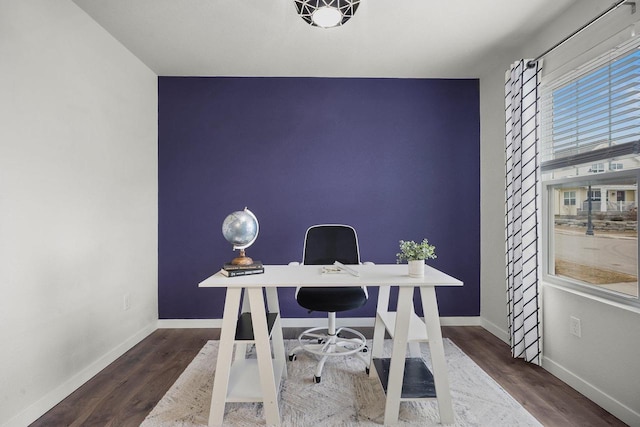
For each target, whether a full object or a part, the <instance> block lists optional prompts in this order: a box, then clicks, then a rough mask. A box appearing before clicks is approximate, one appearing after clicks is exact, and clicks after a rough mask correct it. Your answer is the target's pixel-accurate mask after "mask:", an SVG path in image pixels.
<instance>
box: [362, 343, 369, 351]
mask: <svg viewBox="0 0 640 427" xmlns="http://www.w3.org/2000/svg"><path fill="white" fill-rule="evenodd" d="M362 352H363V353H368V352H369V347H367V346H366V345H365V346H364V348H363V349H362Z"/></svg>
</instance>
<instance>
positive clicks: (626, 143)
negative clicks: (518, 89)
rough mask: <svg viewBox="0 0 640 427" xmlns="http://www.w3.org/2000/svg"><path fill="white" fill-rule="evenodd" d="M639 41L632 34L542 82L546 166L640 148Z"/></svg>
mask: <svg viewBox="0 0 640 427" xmlns="http://www.w3.org/2000/svg"><path fill="white" fill-rule="evenodd" d="M639 47H640V40H638V39H634V40H632V41H629V42H627V43H625V44H624V45H622V46H619V47H617V48H616V49H613V50H611V51H609V52H607V53H606V54H605V55H602V56H601V57H599V58H596V59H595V60H593V61H591V62H589V63H587V64H585V65H584V66H582V67H580V68H578V69H576V70H574V71H572V72H570V73H567V74H566V75H564V76H563V77H561V78H558V79H556V80H554V81H552V82H544V84H543V91H542V96H541V101H542V108H541V115H542V117H541V123H542V135H541V140H542V149H541V160H542V169H543V171H544V170H552V169H556V168H561V167H566V166H572V165H577V164H582V163H587V162H594V163H595V162H596V161H597V160H603V159H611V158H618V157H623V156H627V155H630V154H638V153H639V152H640V141H639V140H640V50H639V49H638V48H639Z"/></svg>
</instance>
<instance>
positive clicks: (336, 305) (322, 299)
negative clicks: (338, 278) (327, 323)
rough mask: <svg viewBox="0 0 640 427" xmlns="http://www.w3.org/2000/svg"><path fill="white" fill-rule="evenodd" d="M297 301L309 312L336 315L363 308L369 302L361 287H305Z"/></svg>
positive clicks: (299, 292)
mask: <svg viewBox="0 0 640 427" xmlns="http://www.w3.org/2000/svg"><path fill="white" fill-rule="evenodd" d="M296 299H297V301H298V304H300V305H301V306H302V307H304V308H306V309H308V310H312V311H324V312H329V313H336V312H339V311H346V310H353V309H354V308H358V307H361V306H363V305H364V304H365V303H366V302H367V295H366V293H365V291H364V289H362V288H361V287H359V286H344V287H335V288H314V287H303V288H300V290H299V291H298V295H297V297H296Z"/></svg>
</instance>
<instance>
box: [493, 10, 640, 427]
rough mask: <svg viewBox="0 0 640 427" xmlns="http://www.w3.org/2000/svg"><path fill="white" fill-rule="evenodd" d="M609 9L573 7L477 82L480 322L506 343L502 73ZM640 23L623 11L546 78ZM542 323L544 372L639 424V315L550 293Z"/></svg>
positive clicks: (554, 57)
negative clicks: (573, 327)
mask: <svg viewBox="0 0 640 427" xmlns="http://www.w3.org/2000/svg"><path fill="white" fill-rule="evenodd" d="M610 4H611V3H610V2H603V1H601V0H580V1H578V2H576V5H575V6H573V7H572V8H570V9H569V10H567V11H566V12H565V13H563V14H562V15H560V16H558V17H557V18H556V20H555V21H554V22H552V23H550V24H549V25H548V26H547V28H545V29H543V30H542V31H540V32H539V35H538V37H536V38H534V39H533V40H531V41H529V42H528V44H527V45H525V46H522V47H521V49H516V50H514V51H513V52H499V53H496V55H495V56H494V57H493V58H488V60H489V61H488V63H489V64H492V67H491V68H490V69H488V70H487V71H486V72H485V73H483V75H482V77H481V80H480V98H481V100H480V115H481V194H482V205H481V215H482V218H481V250H482V264H481V292H482V294H481V295H482V297H481V316H482V322H483V325H484V326H485V327H486V328H487V329H489V330H491V331H492V332H493V333H494V334H495V335H497V336H499V337H501V338H503V339H506V330H507V320H506V293H505V269H504V255H503V250H504V217H503V212H504V195H503V191H504V166H502V165H503V163H504V153H503V147H504V87H503V85H504V72H505V70H506V69H507V68H508V66H509V64H510V63H511V62H514V61H516V60H518V59H520V58H523V57H524V58H532V57H536V56H537V55H538V54H540V53H542V52H543V51H545V50H546V49H547V48H549V47H551V46H552V45H554V44H555V43H556V42H558V41H560V40H561V39H563V38H564V37H565V36H567V35H568V34H569V33H571V32H572V31H573V30H575V29H577V28H579V27H580V26H581V25H583V24H584V23H586V22H588V21H589V20H590V19H591V18H593V17H595V16H596V15H598V14H599V13H600V12H601V11H603V10H604V9H605V8H607V7H609V6H610ZM638 19H640V12H638V13H636V14H635V15H631V13H630V8H629V7H628V6H624V7H622V8H620V9H618V10H617V11H615V12H614V13H613V14H611V15H610V16H608V17H607V18H605V19H604V20H602V21H601V22H599V23H598V24H596V25H595V26H593V27H591V28H590V29H589V30H588V31H586V32H584V33H582V34H581V35H580V36H578V37H577V38H576V39H574V40H573V41H572V42H570V43H567V44H566V45H565V46H564V47H562V48H560V49H558V50H556V51H555V53H553V54H550V55H548V56H547V57H546V58H545V62H544V69H545V71H544V73H543V78H544V77H545V76H547V77H548V76H549V75H550V73H551V72H553V70H556V71H555V73H556V74H557V73H558V72H560V71H559V69H560V68H561V65H562V64H563V63H564V62H566V61H567V59H571V58H574V57H577V56H580V54H581V53H583V52H585V51H589V52H588V53H587V54H586V56H589V55H594V54H596V53H597V51H598V50H601V49H604V48H605V47H606V46H604V45H600V42H601V41H602V40H604V39H607V38H610V37H611V36H613V35H614V34H616V33H618V32H620V31H622V32H623V33H625V31H627V29H628V27H629V25H630V24H631V23H633V22H634V21H636V20H638ZM638 31H640V29H639V30H638ZM628 33H629V34H630V33H631V30H630V29H628ZM620 37H624V35H621V36H620ZM586 56H583V58H585V57H586ZM579 61H580V60H579ZM579 61H578V62H579ZM570 316H576V317H579V318H580V319H581V321H582V338H576V337H574V336H571V335H569V317H570ZM543 321H544V347H543V352H544V360H543V366H544V367H545V368H546V369H548V370H549V371H551V372H552V373H554V374H555V375H557V376H558V377H560V378H561V379H563V380H564V381H565V382H568V383H569V384H570V385H572V386H573V387H574V388H576V389H578V390H579V391H581V392H582V393H583V394H585V395H587V396H588V397H590V398H591V399H592V400H594V401H595V402H596V403H598V404H600V405H601V406H603V407H604V408H605V409H607V410H609V411H610V412H612V413H613V414H614V415H616V416H617V417H618V418H620V419H622V420H623V421H625V422H626V423H628V424H630V425H640V391H639V390H640V389H639V388H638V384H640V369H638V367H639V366H640V365H638V361H639V360H640V314H639V313H638V312H633V311H628V310H624V309H621V308H618V307H615V306H611V305H608V304H606V303H603V302H600V301H596V300H593V299H590V298H587V297H585V296H584V295H578V294H575V293H568V292H566V291H565V290H559V289H557V288H552V287H548V286H545V287H544V298H543Z"/></svg>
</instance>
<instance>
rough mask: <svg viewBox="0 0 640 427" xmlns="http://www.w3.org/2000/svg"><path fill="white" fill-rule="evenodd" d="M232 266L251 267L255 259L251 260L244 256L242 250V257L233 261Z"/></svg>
mask: <svg viewBox="0 0 640 427" xmlns="http://www.w3.org/2000/svg"><path fill="white" fill-rule="evenodd" d="M231 264H233V265H251V264H253V259H251V258H249V257H248V256H246V255H245V254H244V249H240V255H239V256H237V257H236V258H234V259H233V260H231Z"/></svg>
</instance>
